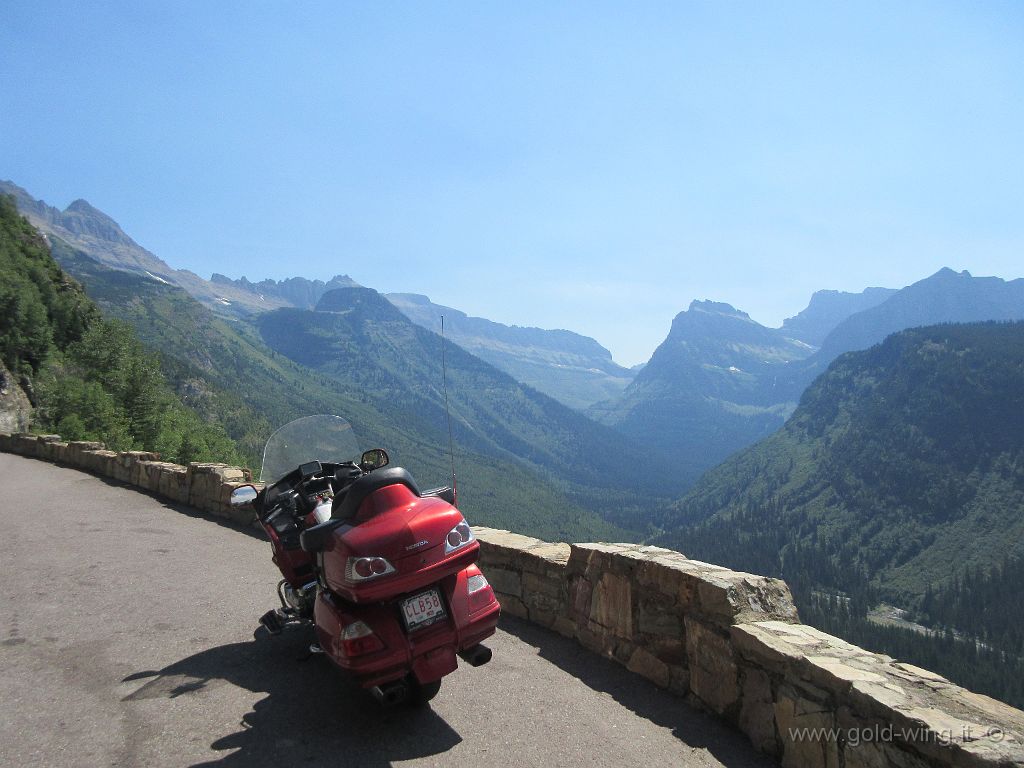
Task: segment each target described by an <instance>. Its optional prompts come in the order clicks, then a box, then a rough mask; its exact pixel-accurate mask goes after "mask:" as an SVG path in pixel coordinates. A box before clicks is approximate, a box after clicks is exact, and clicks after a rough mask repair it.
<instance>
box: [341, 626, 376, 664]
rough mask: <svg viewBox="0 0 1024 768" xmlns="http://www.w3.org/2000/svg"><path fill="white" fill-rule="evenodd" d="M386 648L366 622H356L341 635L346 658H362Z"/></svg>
mask: <svg viewBox="0 0 1024 768" xmlns="http://www.w3.org/2000/svg"><path fill="white" fill-rule="evenodd" d="M383 647H384V643H383V642H381V639H380V638H379V637H377V635H375V634H374V632H373V630H372V629H370V627H369V626H368V625H367V624H366V622H364V621H354V622H352V623H351V624H349V625H348V626H347V627H345V629H344V630H343V631H342V633H341V648H342V651H343V652H344V654H345V655H346V656H362V655H363V654H365V653H373V652H374V651H379V650H381V649H382V648H383Z"/></svg>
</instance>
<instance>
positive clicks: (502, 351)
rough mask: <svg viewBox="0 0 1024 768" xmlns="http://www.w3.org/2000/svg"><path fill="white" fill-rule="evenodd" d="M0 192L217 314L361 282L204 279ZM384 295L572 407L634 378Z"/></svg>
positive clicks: (33, 216)
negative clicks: (443, 325) (444, 324)
mask: <svg viewBox="0 0 1024 768" xmlns="http://www.w3.org/2000/svg"><path fill="white" fill-rule="evenodd" d="M0 194H10V195H13V196H14V198H15V201H16V204H17V206H18V209H19V210H20V211H21V213H22V215H24V216H26V217H27V218H28V219H29V221H30V222H32V224H33V225H34V226H36V227H38V228H39V229H40V230H41V231H42V232H43V233H44V234H46V235H48V236H50V237H53V238H57V239H59V240H61V241H63V242H65V243H67V244H68V245H70V246H71V247H73V248H74V249H76V250H78V251H79V252H81V253H84V254H86V255H87V256H90V257H91V258H93V259H95V260H96V261H97V262H98V263H100V264H102V265H104V266H107V267H110V268H112V269H118V270H123V271H127V272H132V273H134V274H139V275H143V276H146V277H149V278H151V279H155V280H161V281H164V282H166V283H167V284H169V285H176V286H178V287H180V288H183V289H184V290H186V291H187V292H188V293H189V294H191V295H192V296H193V297H194V298H196V299H197V300H198V301H200V302H201V303H202V304H204V305H205V306H206V307H208V308H209V309H211V310H213V311H214V312H216V313H217V314H218V315H223V316H228V317H248V316H250V315H253V314H257V313H259V312H266V311H269V310H272V309H279V308H281V307H295V308H298V309H313V308H314V307H315V306H316V305H317V302H318V301H320V298H321V297H322V296H323V295H324V294H325V293H327V292H328V291H330V290H333V289H335V288H349V287H356V286H358V283H356V282H355V281H354V280H352V278H350V277H349V276H348V275H336V276H335V277H333V278H331V279H330V280H328V281H326V282H324V281H323V280H310V279H307V278H305V277H292V278H288V279H286V280H261V281H259V282H252V281H250V280H247V279H246V278H244V277H242V278H240V279H237V280H236V279H232V278H229V277H226V276H225V275H222V274H219V273H216V272H215V273H213V275H212V276H211V278H210V280H205V279H203V278H201V277H199V276H198V275H196V274H194V273H193V272H189V271H188V270H179V269H174V268H172V267H170V266H169V265H168V264H167V263H166V262H164V261H163V260H162V259H160V258H158V257H157V256H156V255H154V254H153V253H151V252H150V251H147V250H146V249H145V248H143V247H142V246H140V245H139V244H138V243H136V242H135V241H134V240H132V238H130V237H129V236H128V235H127V234H125V232H124V231H123V230H122V229H121V227H120V226H119V225H118V224H117V222H115V221H114V220H113V219H111V218H110V217H109V216H107V215H106V214H105V213H103V212H102V211H100V210H98V209H96V208H94V207H93V206H91V205H90V204H89V203H87V202H86V201H85V200H76V201H74V202H73V203H71V205H69V206H68V207H67V208H66V209H65V210H63V211H61V210H59V209H58V208H54V207H52V206H49V205H47V204H46V203H44V202H43V201H41V200H37V199H35V198H33V197H32V196H31V195H30V194H29V193H28V192H26V191H25V190H24V189H22V188H21V187H19V186H18V185H16V184H14V183H13V182H10V181H0ZM389 299H390V300H391V301H392V302H393V303H394V304H395V306H397V307H399V308H400V309H401V310H402V311H403V312H404V313H405V314H406V315H407V316H408V317H409V318H410V319H412V320H413V321H414V322H416V323H417V324H419V325H422V326H423V327H425V328H427V329H429V330H431V331H435V332H436V331H438V330H439V329H440V315H441V314H444V315H445V319H446V322H447V324H448V327H447V328H446V330H447V331H448V332H449V339H450V340H451V341H452V342H453V343H455V344H458V345H459V346H461V347H463V348H464V349H467V350H468V351H470V352H472V353H473V354H476V355H478V356H480V357H481V358H483V359H484V360H487V361H488V362H489V363H491V364H492V365H494V366H495V367H497V368H499V369H501V370H503V371H505V372H506V373H508V374H509V375H511V376H513V377H514V378H516V379H517V380H518V381H520V382H522V383H524V384H527V385H529V386H531V387H534V388H535V389H537V390H538V391H540V392H543V393H545V394H547V395H549V396H551V397H554V398H555V399H556V400H559V401H560V402H562V403H565V404H566V405H569V406H571V407H574V408H580V409H582V408H584V407H586V406H588V405H591V404H592V403H594V402H597V401H598V400H604V399H607V398H609V397H612V396H613V395H615V394H617V393H619V392H621V391H622V390H623V389H624V388H625V386H626V385H627V384H628V383H629V382H630V381H631V380H632V378H633V371H630V370H628V369H625V368H621V367H620V366H618V365H616V364H615V363H614V362H612V359H611V354H610V353H609V352H608V350H606V349H605V348H604V347H602V346H601V345H600V344H598V343H597V342H596V341H594V340H593V339H590V338H587V337H586V336H580V335H579V334H575V333H572V332H570V331H546V330H542V329H539V328H518V327H515V326H507V325H501V324H500V323H494V322H491V321H489V320H483V319H482V318H472V317H468V316H467V315H466V314H465V313H463V312H459V311H458V310H455V309H451V308H450V307H441V306H440V305H435V304H432V303H431V302H430V300H429V299H427V298H426V297H425V296H418V295H415V294H392V295H391V296H390V297H389Z"/></svg>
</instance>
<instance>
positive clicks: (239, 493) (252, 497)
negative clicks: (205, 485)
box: [231, 485, 258, 507]
mask: <svg viewBox="0 0 1024 768" xmlns="http://www.w3.org/2000/svg"><path fill="white" fill-rule="evenodd" d="M257 495H258V493H257V491H256V487H255V486H252V485H240V486H238V487H237V488H235V490H233V491H232V492H231V506H232V507H243V506H245V505H246V504H252V503H253V502H254V501H256V496H257Z"/></svg>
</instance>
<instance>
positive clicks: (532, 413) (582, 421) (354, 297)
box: [256, 288, 681, 529]
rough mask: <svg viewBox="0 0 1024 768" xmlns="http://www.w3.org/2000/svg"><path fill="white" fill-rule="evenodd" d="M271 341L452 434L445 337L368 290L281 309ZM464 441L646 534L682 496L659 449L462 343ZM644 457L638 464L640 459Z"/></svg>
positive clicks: (459, 391) (459, 388)
mask: <svg viewBox="0 0 1024 768" xmlns="http://www.w3.org/2000/svg"><path fill="white" fill-rule="evenodd" d="M256 322H257V324H258V327H259V329H260V333H261V334H262V336H263V339H264V340H265V341H266V343H267V344H268V345H269V346H270V347H271V348H272V349H274V350H275V351H277V352H279V353H281V354H283V355H286V356H288V357H290V358H291V359H293V360H294V361H295V362H297V363H300V364H301V365H304V366H307V367H310V368H313V369H315V370H317V371H319V372H320V373H322V374H327V375H330V376H332V377H333V378H335V379H337V380H341V381H345V382H350V384H351V386H353V387H356V388H358V390H359V391H360V392H362V393H363V395H362V396H363V397H364V398H366V399H367V400H368V401H370V402H375V403H379V404H380V407H381V408H382V409H383V408H389V407H392V408H394V407H399V408H403V409H405V410H406V411H408V412H410V413H414V414H415V415H416V418H417V419H419V420H422V421H424V422H426V423H428V424H430V425H431V426H432V427H433V428H434V429H436V430H438V431H443V430H445V428H446V427H445V424H446V420H445V407H444V392H443V388H442V385H443V371H442V365H441V362H442V360H441V355H442V351H441V350H442V345H441V337H440V336H439V335H438V334H435V333H433V332H431V331H428V330H426V329H424V328H422V327H420V326H418V325H416V324H415V323H413V322H412V321H411V320H409V319H408V318H407V317H405V315H403V314H402V313H401V312H399V311H398V310H397V309H396V308H395V307H394V306H392V304H391V303H390V302H388V301H387V300H386V299H385V298H384V297H383V296H381V295H380V294H378V293H377V292H376V291H373V290H371V289H369V288H347V289H338V290H334V291H331V292H329V293H327V294H325V295H324V297H323V298H322V299H321V301H320V304H319V305H318V306H317V310H316V311H314V312H309V311H303V310H295V309H281V310H277V311H275V312H270V313H266V314H264V315H261V316H260V317H259V318H257V320H256ZM446 357H447V376H448V397H449V403H450V410H451V413H452V423H453V427H454V432H455V439H456V442H457V443H458V444H459V445H463V446H465V447H467V448H470V449H472V450H474V451H478V452H480V453H484V454H487V455H490V456H494V457H495V458H502V459H514V460H517V461H525V462H526V463H527V464H528V465H529V466H531V467H532V468H533V469H535V470H536V471H539V472H541V473H544V474H547V475H548V476H549V477H550V478H551V479H552V480H554V481H556V482H560V483H563V484H565V486H566V487H567V488H568V489H569V490H570V491H571V492H572V493H573V494H574V495H575V496H576V497H577V498H579V499H581V500H583V501H585V502H586V503H587V505H588V506H590V507H591V508H595V509H599V510H600V511H601V513H602V514H603V515H605V516H606V517H607V518H608V519H610V520H613V521H615V522H616V523H617V524H620V525H625V526H627V527H635V528H640V529H642V528H643V527H644V525H645V524H646V516H647V514H648V513H649V508H650V507H651V506H652V504H653V500H652V497H653V496H655V495H662V496H664V495H666V494H670V493H671V492H672V490H673V489H679V488H681V486H680V485H679V483H678V473H676V472H675V471H674V469H673V468H672V467H671V466H669V465H668V464H667V463H665V462H663V461H661V460H660V459H659V457H658V454H657V451H656V450H641V448H640V447H639V445H637V444H635V443H632V442H631V441H630V440H628V439H626V438H624V437H622V436H621V435H619V434H617V433H616V432H614V431H613V430H611V429H609V428H607V427H604V426H601V425H599V424H597V423H595V422H593V421H591V420H590V419H588V418H586V417H584V416H583V415H582V414H580V413H577V412H576V411H574V410H572V409H571V408H568V407H566V406H564V405H562V404H561V403H559V402H557V401H555V400H553V399H552V398H550V397H547V396H546V395H543V394H541V393H540V392H537V391H535V390H533V389H531V388H529V387H524V386H522V385H520V384H519V383H518V382H516V381H515V380H514V379H513V378H512V377H511V376H509V375H507V374H505V373H503V372H501V371H499V370H497V369H496V368H494V367H493V366H491V365H489V364H488V363H486V362H484V361H483V360H481V359H480V358H478V357H475V356H473V355H471V354H469V353H468V352H466V351H465V350H463V349H461V348H459V347H458V346H456V345H454V344H449V345H448V346H447V349H446ZM638 457H639V460H637V458H638Z"/></svg>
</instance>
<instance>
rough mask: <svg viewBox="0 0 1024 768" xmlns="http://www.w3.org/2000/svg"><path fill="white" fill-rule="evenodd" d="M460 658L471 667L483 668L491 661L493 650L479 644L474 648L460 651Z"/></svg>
mask: <svg viewBox="0 0 1024 768" xmlns="http://www.w3.org/2000/svg"><path fill="white" fill-rule="evenodd" d="M459 658H460V659H462V660H463V661H464V662H466V663H467V664H469V665H470V666H471V667H482V666H483V665H484V664H486V663H487V662H488V661H490V660H491V649H490V648H488V647H487V646H486V645H483V644H482V643H477V644H476V645H474V646H473V647H472V648H467V649H466V650H464V651H459Z"/></svg>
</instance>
